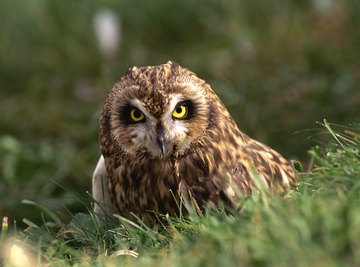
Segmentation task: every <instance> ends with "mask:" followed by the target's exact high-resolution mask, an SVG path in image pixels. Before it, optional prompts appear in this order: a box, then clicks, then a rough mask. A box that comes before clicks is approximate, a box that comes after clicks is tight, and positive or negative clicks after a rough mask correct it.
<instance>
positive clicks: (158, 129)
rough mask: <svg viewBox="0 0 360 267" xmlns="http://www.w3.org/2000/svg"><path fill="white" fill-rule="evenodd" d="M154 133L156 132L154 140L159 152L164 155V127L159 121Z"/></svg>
mask: <svg viewBox="0 0 360 267" xmlns="http://www.w3.org/2000/svg"><path fill="white" fill-rule="evenodd" d="M156 133H157V139H156V142H157V144H158V145H159V147H160V151H161V154H162V155H163V156H165V152H166V149H165V140H164V128H163V126H162V124H161V123H160V122H159V123H158V125H157V126H156Z"/></svg>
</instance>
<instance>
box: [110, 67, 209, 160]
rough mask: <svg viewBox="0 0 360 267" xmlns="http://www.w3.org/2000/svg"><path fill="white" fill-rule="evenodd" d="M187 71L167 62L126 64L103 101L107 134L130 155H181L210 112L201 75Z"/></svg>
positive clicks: (204, 126) (196, 134)
mask: <svg viewBox="0 0 360 267" xmlns="http://www.w3.org/2000/svg"><path fill="white" fill-rule="evenodd" d="M184 72H186V73H184ZM185 74H186V76H185ZM189 75H194V74H192V73H191V72H190V71H187V70H185V69H183V68H180V67H179V66H178V65H175V64H174V63H172V62H169V63H167V64H164V65H160V66H156V67H144V68H136V67H134V68H132V69H130V70H128V72H127V73H126V74H125V75H124V76H123V77H122V78H121V79H120V81H119V82H118V83H117V84H115V86H114V88H113V90H112V92H111V93H110V95H109V97H108V100H107V101H106V103H105V112H106V111H108V113H109V114H108V115H109V116H110V122H111V123H110V127H111V131H110V132H111V134H112V136H111V139H112V140H114V141H115V142H116V143H117V145H118V146H119V147H120V148H121V149H122V150H123V151H125V152H126V153H127V154H129V155H133V156H141V155H147V156H149V155H150V156H151V157H153V158H168V157H173V156H175V157H181V156H183V155H185V154H186V150H187V149H188V148H189V147H190V146H191V144H192V143H193V142H194V141H195V140H196V138H197V137H199V136H201V135H202V134H203V133H204V131H205V130H206V128H207V125H208V117H209V112H210V110H209V107H208V103H207V102H208V101H207V98H206V92H205V91H204V89H203V85H202V83H203V81H202V80H200V79H198V78H196V79H194V78H192V79H191V80H189V79H188V77H189Z"/></svg>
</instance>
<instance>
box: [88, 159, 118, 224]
mask: <svg viewBox="0 0 360 267" xmlns="http://www.w3.org/2000/svg"><path fill="white" fill-rule="evenodd" d="M107 179H108V173H107V171H106V166H105V160H104V157H103V156H102V155H101V156H100V158H99V161H98V163H97V165H96V168H95V170H94V173H93V176H92V197H93V198H94V200H95V204H94V212H95V213H96V214H97V215H98V216H99V218H100V217H104V216H105V215H106V214H107V215H110V214H112V213H113V211H114V209H113V206H112V204H111V199H110V194H109V190H108V185H107Z"/></svg>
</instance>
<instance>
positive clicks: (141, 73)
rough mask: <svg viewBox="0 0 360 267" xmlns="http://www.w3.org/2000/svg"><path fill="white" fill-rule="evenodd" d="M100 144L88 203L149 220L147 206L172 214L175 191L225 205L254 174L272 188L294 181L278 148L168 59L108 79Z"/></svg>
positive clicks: (247, 187)
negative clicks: (254, 134) (245, 128)
mask: <svg viewBox="0 0 360 267" xmlns="http://www.w3.org/2000/svg"><path fill="white" fill-rule="evenodd" d="M100 145H101V152H102V156H101V157H100V160H99V162H98V165H97V167H96V169H95V172H94V175H93V196H94V198H95V200H96V201H97V202H98V203H99V204H100V205H95V211H96V212H100V211H105V212H106V213H108V214H111V213H118V214H120V215H122V216H124V217H126V218H128V219H131V220H134V219H135V217H134V215H135V216H136V217H138V218H141V219H143V220H144V221H145V222H146V223H150V224H151V223H153V222H154V220H155V214H154V212H155V213H160V214H166V213H168V214H170V215H177V214H178V212H179V208H178V202H179V199H180V197H181V198H183V199H184V200H185V202H187V203H189V202H191V201H193V203H194V204H195V206H198V207H199V208H200V209H202V207H203V206H204V204H207V205H211V206H218V205H220V204H221V203H224V204H226V205H232V204H233V203H234V202H236V201H235V200H236V197H237V196H236V195H237V194H236V193H235V192H241V193H243V194H251V192H252V191H253V190H256V188H257V186H258V184H257V183H256V181H255V180H257V179H258V180H259V181H260V183H263V185H264V186H265V187H268V188H270V189H271V190H273V191H274V192H281V191H283V190H284V189H285V188H288V187H289V186H291V185H294V184H296V182H297V177H296V174H295V172H294V170H293V168H292V166H291V165H290V164H289V163H288V162H287V161H286V160H285V159H284V158H283V157H282V156H281V155H280V154H279V153H277V152H276V151H274V150H272V149H271V148H269V147H268V146H266V145H264V144H262V143H260V142H258V141H255V140H254V139H251V138H250V137H248V136H247V135H246V134H244V133H242V132H241V131H240V130H239V129H238V127H237V125H236V123H235V121H234V120H233V118H232V117H231V115H230V114H229V112H228V111H227V109H226V108H225V106H224V105H223V104H222V102H221V101H220V99H219V97H218V96H217V95H216V94H215V93H214V91H213V90H212V89H211V88H210V86H209V85H208V84H207V83H206V82H205V81H204V80H202V79H199V78H198V77H197V76H196V75H195V74H194V73H192V72H191V71H189V70H187V69H185V68H182V67H180V66H179V65H178V64H176V63H174V62H170V61H169V62H167V63H166V64H163V65H159V66H150V67H141V68H137V67H133V68H131V69H129V70H128V71H127V72H126V73H125V75H124V76H122V77H121V79H120V81H119V82H117V83H116V84H115V85H114V87H113V88H112V90H111V92H110V93H109V95H108V97H107V99H106V101H105V104H104V107H103V111H102V113H101V116H100ZM254 173H257V175H254ZM254 177H257V178H256V179H255V178H254ZM190 198H191V199H190ZM101 204H104V205H103V207H101V206H102V205H101Z"/></svg>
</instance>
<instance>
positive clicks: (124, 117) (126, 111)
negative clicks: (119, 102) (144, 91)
mask: <svg viewBox="0 0 360 267" xmlns="http://www.w3.org/2000/svg"><path fill="white" fill-rule="evenodd" d="M133 109H135V115H140V114H142V112H141V111H140V110H139V109H138V108H136V107H134V106H132V105H130V104H126V105H125V106H122V107H120V110H119V114H120V120H121V121H122V122H123V123H124V124H135V123H139V122H144V121H145V120H146V118H145V117H144V119H143V120H141V121H137V122H136V121H133V120H132V119H131V115H130V113H131V110H133Z"/></svg>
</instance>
